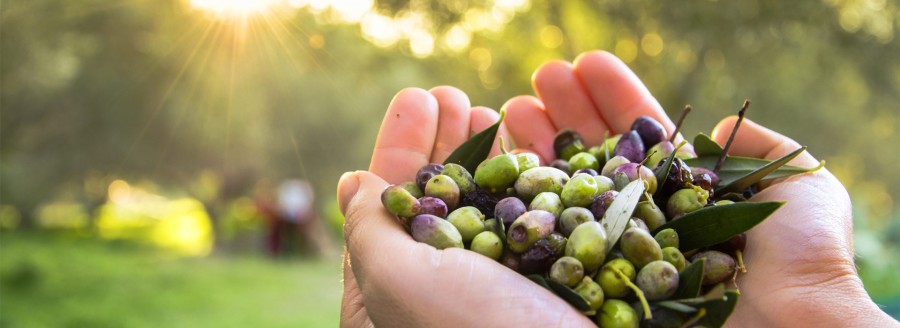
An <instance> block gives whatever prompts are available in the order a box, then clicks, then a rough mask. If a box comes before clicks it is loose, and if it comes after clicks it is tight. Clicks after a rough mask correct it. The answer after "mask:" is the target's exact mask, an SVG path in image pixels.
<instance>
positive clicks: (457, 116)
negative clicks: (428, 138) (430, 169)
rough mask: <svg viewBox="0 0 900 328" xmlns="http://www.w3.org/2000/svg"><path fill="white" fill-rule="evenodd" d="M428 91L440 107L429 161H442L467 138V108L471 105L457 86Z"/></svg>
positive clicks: (468, 115)
mask: <svg viewBox="0 0 900 328" xmlns="http://www.w3.org/2000/svg"><path fill="white" fill-rule="evenodd" d="M430 92H431V94H432V95H434V98H435V99H437V102H438V107H439V108H440V109H439V111H438V126H437V137H436V138H435V142H434V149H433V150H432V151H431V161H432V162H435V163H443V162H444V160H445V159H447V157H448V156H450V153H452V152H453V151H454V150H455V149H456V147H458V146H459V145H461V144H462V143H463V142H465V141H466V140H467V139H468V138H469V117H470V114H469V108H471V107H472V106H471V104H470V102H469V97H468V96H466V94H465V93H463V92H462V91H461V90H459V89H457V88H454V87H449V86H440V87H436V88H434V89H431V91H430Z"/></svg>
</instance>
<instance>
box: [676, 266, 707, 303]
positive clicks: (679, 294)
mask: <svg viewBox="0 0 900 328" xmlns="http://www.w3.org/2000/svg"><path fill="white" fill-rule="evenodd" d="M704 265H706V258H701V259H700V260H699V261H694V262H692V263H691V264H689V265H688V266H686V267H684V270H681V273H679V274H678V289H676V290H675V295H673V296H672V298H674V299H684V298H691V297H697V295H700V287H701V286H702V284H703V266H704Z"/></svg>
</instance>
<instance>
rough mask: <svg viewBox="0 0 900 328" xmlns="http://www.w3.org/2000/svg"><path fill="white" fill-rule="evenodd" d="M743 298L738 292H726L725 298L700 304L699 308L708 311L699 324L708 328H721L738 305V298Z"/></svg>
mask: <svg viewBox="0 0 900 328" xmlns="http://www.w3.org/2000/svg"><path fill="white" fill-rule="evenodd" d="M740 296H741V294H740V292H738V291H737V290H733V289H732V290H727V291H725V298H724V299H718V300H714V301H708V302H705V303H702V304H700V305H699V306H698V307H702V308H705V309H706V315H705V316H703V317H702V318H700V321H698V322H697V324H699V325H702V326H706V327H721V326H723V325H724V324H725V321H726V320H728V317H729V316H730V315H731V312H734V307H735V305H737V301H738V298H739V297H740Z"/></svg>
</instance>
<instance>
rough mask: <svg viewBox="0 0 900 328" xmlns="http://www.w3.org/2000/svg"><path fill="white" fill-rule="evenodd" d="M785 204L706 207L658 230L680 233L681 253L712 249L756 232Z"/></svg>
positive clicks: (762, 203) (670, 222)
mask: <svg viewBox="0 0 900 328" xmlns="http://www.w3.org/2000/svg"><path fill="white" fill-rule="evenodd" d="M781 205H784V202H759V203H750V202H741V203H733V204H728V205H719V206H710V207H704V208H701V209H699V210H697V211H694V212H691V213H688V214H686V215H685V216H682V217H681V218H679V219H677V220H673V221H669V222H668V223H666V224H664V225H662V226H660V227H658V228H656V230H655V231H654V232H653V234H654V235H655V234H656V232H658V231H660V230H663V229H667V228H672V229H675V232H677V233H678V242H679V244H680V245H679V248H680V249H681V250H682V251H687V250H692V249H697V248H700V247H706V246H712V245H715V244H718V243H721V242H723V241H726V240H728V239H729V238H731V237H733V236H734V235H737V234H739V233H742V232H745V231H747V230H750V228H753V227H754V226H756V225H757V224H759V223H760V222H762V221H763V220H765V219H766V218H767V217H769V215H772V213H774V212H775V210H777V209H778V208H779V207H781Z"/></svg>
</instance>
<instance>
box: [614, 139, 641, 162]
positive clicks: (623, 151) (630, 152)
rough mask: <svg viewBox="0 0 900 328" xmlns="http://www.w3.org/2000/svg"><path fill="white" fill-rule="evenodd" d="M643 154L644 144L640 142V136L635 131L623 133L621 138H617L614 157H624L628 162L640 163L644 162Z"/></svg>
mask: <svg viewBox="0 0 900 328" xmlns="http://www.w3.org/2000/svg"><path fill="white" fill-rule="evenodd" d="M645 152H646V148H644V142H643V141H641V136H640V135H638V134H637V132H635V131H628V132H626V133H623V134H622V137H621V138H619V142H618V143H617V144H616V151H615V154H616V156H622V157H625V158H627V159H628V161H630V162H634V163H639V162H641V161H642V160H644V154H645Z"/></svg>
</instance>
